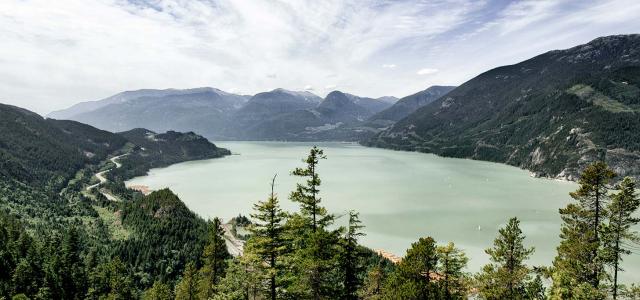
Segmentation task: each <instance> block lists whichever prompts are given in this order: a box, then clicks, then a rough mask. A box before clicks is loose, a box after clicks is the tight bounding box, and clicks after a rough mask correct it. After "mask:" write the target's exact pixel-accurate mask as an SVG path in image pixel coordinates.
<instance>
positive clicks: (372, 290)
mask: <svg viewBox="0 0 640 300" xmlns="http://www.w3.org/2000/svg"><path fill="white" fill-rule="evenodd" d="M384 281H385V272H384V269H383V268H382V260H380V261H379V262H378V263H377V264H376V265H374V266H373V267H371V269H370V270H369V272H367V275H366V278H365V279H364V285H363V286H362V290H361V291H360V293H359V294H360V298H362V299H367V300H378V299H382V295H383V293H384V291H383V285H384Z"/></svg>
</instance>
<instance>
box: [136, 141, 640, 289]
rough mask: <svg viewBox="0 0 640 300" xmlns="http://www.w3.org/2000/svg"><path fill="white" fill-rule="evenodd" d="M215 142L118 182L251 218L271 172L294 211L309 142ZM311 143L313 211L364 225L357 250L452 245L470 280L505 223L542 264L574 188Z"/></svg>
mask: <svg viewBox="0 0 640 300" xmlns="http://www.w3.org/2000/svg"><path fill="white" fill-rule="evenodd" d="M216 144H217V145H218V146H221V147H225V148H228V149H230V150H231V151H232V153H233V155H231V156H228V157H225V158H220V159H211V160H204V161H193V162H186V163H181V164H176V165H173V166H170V167H168V168H162V169H153V170H151V171H150V172H149V175H148V176H143V177H138V178H135V179H133V180H130V181H129V182H127V184H128V185H134V184H135V185H146V186H149V187H150V188H151V189H154V190H155V189H160V188H163V187H169V188H171V189H172V190H173V191H174V192H175V193H177V194H178V195H179V196H180V198H181V199H182V200H183V201H184V202H185V203H186V204H187V206H188V207H189V208H190V209H191V210H193V211H195V212H196V213H198V214H199V215H201V216H202V217H204V218H212V217H214V216H219V217H222V218H223V219H225V220H228V219H229V218H231V217H233V216H236V215H238V214H243V215H248V214H250V213H251V209H252V205H253V203H255V202H256V201H258V200H264V199H265V198H266V197H267V196H268V194H269V192H270V187H269V184H270V181H271V178H272V177H273V175H274V174H277V175H278V176H277V181H276V192H277V194H278V196H279V198H280V201H281V204H282V206H283V207H284V208H285V209H288V210H291V211H292V210H295V209H297V206H296V205H295V204H294V203H292V202H291V201H289V200H288V195H289V193H290V192H291V191H292V190H293V188H294V186H295V183H296V182H297V181H299V179H298V178H295V177H294V176H291V175H290V172H291V170H293V169H294V168H295V167H298V166H302V165H303V163H302V162H301V159H302V158H303V157H305V156H306V155H307V154H308V150H309V148H310V147H311V146H312V145H313V144H312V143H292V142H220V143H216ZM316 144H317V145H318V146H319V147H321V148H323V149H324V151H325V154H326V156H327V159H326V160H323V161H322V162H321V163H320V167H319V173H320V176H321V179H322V186H321V188H320V189H321V197H322V203H323V204H324V206H325V207H326V208H327V209H328V210H329V211H330V212H332V213H334V214H336V215H338V216H343V215H344V214H345V213H346V212H347V211H349V210H355V211H358V212H359V213H360V217H361V220H362V221H363V223H364V225H365V226H366V228H365V232H366V234H367V235H366V236H365V237H364V238H363V239H362V243H363V244H364V245H366V246H368V247H370V248H373V249H384V250H386V251H389V252H392V253H394V254H397V255H403V254H404V252H405V250H406V249H407V248H408V247H409V246H410V245H411V243H412V242H414V241H416V240H417V239H418V238H419V237H422V236H432V237H433V238H435V239H436V240H437V241H439V242H442V243H445V242H448V241H453V242H454V243H455V244H456V245H457V246H458V247H460V248H463V249H464V250H465V251H466V253H467V255H468V256H469V258H470V261H469V270H470V271H473V272H476V271H478V270H479V269H480V267H481V266H482V265H483V264H485V263H487V262H488V256H487V255H486V254H485V253H484V249H485V248H487V247H489V246H491V244H492V243H493V239H494V238H495V236H496V234H497V231H498V228H499V227H501V226H503V225H504V224H505V223H506V222H507V220H508V219H509V218H510V217H513V216H516V217H518V218H519V219H520V220H521V222H522V223H521V227H522V230H523V232H524V233H525V234H526V236H527V238H526V244H527V245H529V246H535V248H536V251H535V253H534V255H533V256H532V258H531V260H530V261H529V264H530V265H550V264H551V262H552V260H553V257H554V256H555V247H556V246H557V245H558V243H559V238H558V234H559V232H560V221H561V220H560V216H559V214H558V209H559V208H561V207H564V206H565V205H566V204H567V203H569V201H571V198H570V197H569V195H568V193H569V192H570V191H572V190H575V189H576V187H577V185H576V184H575V183H571V182H562V181H556V180H549V179H540V178H533V177H531V176H530V175H529V172H528V171H525V170H521V169H518V168H515V167H511V166H507V165H502V164H496V163H489V162H481V161H473V160H465V159H451V158H442V157H438V156H435V155H431V154H423V153H413V152H400V151H392V150H385V149H376V148H367V147H363V146H360V145H357V144H352V143H316ZM344 219H345V218H344V217H342V218H340V219H339V221H338V222H344V221H345V220H344ZM623 267H625V268H626V270H627V272H625V273H624V274H623V275H622V278H623V280H624V281H634V282H637V281H640V255H638V254H632V256H631V257H627V258H626V259H625V262H624V263H623Z"/></svg>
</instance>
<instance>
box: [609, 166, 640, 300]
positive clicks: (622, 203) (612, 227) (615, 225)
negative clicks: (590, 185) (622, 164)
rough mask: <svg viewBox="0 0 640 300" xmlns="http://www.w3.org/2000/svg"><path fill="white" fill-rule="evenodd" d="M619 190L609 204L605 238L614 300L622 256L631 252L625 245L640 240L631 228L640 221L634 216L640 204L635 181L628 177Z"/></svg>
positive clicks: (616, 295) (616, 296)
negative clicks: (610, 267)
mask: <svg viewBox="0 0 640 300" xmlns="http://www.w3.org/2000/svg"><path fill="white" fill-rule="evenodd" d="M617 190H619V192H618V193H617V194H615V195H614V196H613V201H612V202H611V203H610V204H609V223H608V226H607V227H606V230H605V232H606V235H605V238H604V240H605V251H604V252H605V256H606V258H607V262H608V263H609V264H610V265H611V266H612V269H613V286H612V287H611V288H612V294H613V299H614V300H615V299H617V298H618V273H619V272H620V271H622V268H621V267H620V262H622V256H623V255H629V254H631V251H630V250H629V249H628V247H625V245H626V244H627V243H633V242H638V241H640V236H639V235H638V233H637V232H635V231H633V230H632V229H631V227H632V226H634V225H636V224H638V222H640V219H639V218H637V217H635V216H634V213H635V212H636V211H637V210H638V207H639V206H640V199H639V198H638V197H637V195H636V189H635V182H634V181H633V179H631V178H630V177H626V178H624V179H623V180H622V182H621V183H620V184H619V185H618V186H617Z"/></svg>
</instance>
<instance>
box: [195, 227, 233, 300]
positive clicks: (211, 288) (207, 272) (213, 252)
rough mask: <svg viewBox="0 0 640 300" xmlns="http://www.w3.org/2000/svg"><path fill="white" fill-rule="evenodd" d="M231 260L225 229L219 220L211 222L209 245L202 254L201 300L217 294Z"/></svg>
mask: <svg viewBox="0 0 640 300" xmlns="http://www.w3.org/2000/svg"><path fill="white" fill-rule="evenodd" d="M229 258H231V255H229V252H228V251H227V244H226V242H225V239H224V228H222V222H221V221H220V219H219V218H214V219H213V221H212V222H209V230H208V239H207V245H206V246H205V247H204V251H203V252H202V262H203V266H202V268H201V269H200V276H199V277H200V278H199V279H200V287H199V292H200V298H201V299H208V298H210V297H213V295H214V294H215V288H216V285H217V284H218V282H219V281H220V279H221V278H223V277H224V275H225V274H224V272H225V269H226V267H227V259H229Z"/></svg>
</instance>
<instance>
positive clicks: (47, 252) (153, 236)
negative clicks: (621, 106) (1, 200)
mask: <svg viewBox="0 0 640 300" xmlns="http://www.w3.org/2000/svg"><path fill="white" fill-rule="evenodd" d="M323 159H326V156H325V155H324V153H323V151H322V150H321V149H318V148H316V147H314V148H312V149H311V150H310V152H309V155H308V157H306V158H305V159H304V160H303V163H304V164H303V165H302V166H301V167H299V168H296V169H295V170H293V171H292V175H294V176H297V177H299V178H300V183H299V184H298V185H297V187H296V188H295V190H293V191H292V192H291V193H290V195H289V196H288V199H289V200H290V201H293V202H295V203H297V204H298V205H299V210H298V211H294V212H287V211H284V210H282V209H281V208H280V198H279V197H278V195H276V194H274V192H273V189H272V190H271V191H270V193H269V191H265V200H263V201H259V202H258V203H255V205H254V210H253V213H252V214H251V215H250V217H249V218H246V217H242V216H240V217H238V218H236V220H234V224H236V225H237V226H242V227H245V228H246V229H248V231H249V233H248V234H247V236H246V245H245V247H244V253H243V254H242V255H241V256H237V257H232V256H231V255H230V253H229V252H228V250H227V246H226V237H225V227H224V226H223V224H222V221H221V220H220V219H218V218H215V219H213V220H209V221H205V220H203V219H201V218H199V217H198V216H197V215H195V214H194V213H193V212H191V211H189V210H188V208H187V207H186V206H185V205H184V204H183V203H182V202H181V201H180V199H178V197H177V196H176V195H175V194H173V193H172V192H171V191H170V190H168V189H164V190H159V191H155V192H153V193H151V194H149V195H147V196H144V195H141V194H140V193H138V192H135V191H132V190H128V189H126V188H124V187H121V188H120V189H114V190H112V192H113V193H114V194H117V195H118V196H119V197H120V199H123V201H120V202H113V201H108V200H106V199H103V198H101V197H100V196H99V195H100V194H99V193H95V196H96V199H95V200H92V201H94V203H92V205H93V207H95V208H96V210H98V211H101V212H102V213H103V214H108V213H109V212H111V213H112V215H113V217H114V220H112V223H110V224H107V222H100V224H98V225H96V226H94V228H93V229H87V228H86V227H85V226H83V224H82V222H81V221H80V220H77V221H76V222H75V223H73V222H72V223H69V224H67V226H65V227H64V228H62V229H60V230H57V231H55V232H51V231H50V230H42V229H40V230H35V231H34V230H30V229H29V228H30V227H29V226H26V225H25V224H24V222H23V220H21V218H20V216H17V215H15V214H11V213H8V212H2V213H1V214H0V256H2V260H1V262H2V267H1V268H0V297H5V298H6V299H85V298H87V299H137V298H141V299H466V298H468V297H478V298H480V299H609V298H613V299H637V298H638V297H639V296H640V287H638V286H637V285H629V286H624V285H622V284H620V283H619V282H618V275H619V273H620V272H622V271H623V269H624V268H623V267H624V257H625V255H628V254H629V253H630V251H631V250H632V249H634V248H633V247H634V246H633V245H634V243H637V242H638V240H639V238H640V237H639V236H638V235H637V233H635V232H633V231H632V229H631V227H632V226H633V225H635V224H637V223H638V221H639V220H638V219H637V218H635V216H634V214H635V213H636V212H637V210H638V206H640V199H638V195H637V193H636V190H635V183H634V181H633V180H632V179H631V178H624V179H622V180H614V179H616V174H615V173H614V172H613V171H612V170H611V169H610V168H609V167H608V166H607V165H606V164H604V163H602V162H598V163H595V164H592V165H590V166H589V167H588V168H586V169H585V170H584V172H583V174H582V177H581V179H580V182H579V183H580V187H579V189H577V190H576V191H575V192H573V193H571V195H570V196H571V197H572V198H573V199H575V201H573V202H572V203H571V204H569V205H567V207H565V208H563V209H561V210H560V214H561V216H562V220H563V225H562V228H561V239H562V242H561V244H560V245H559V246H558V254H557V257H556V258H555V260H554V261H553V263H552V265H550V266H530V265H528V264H527V259H528V258H529V257H530V256H531V254H532V253H533V252H534V251H535V249H534V248H527V247H525V246H524V240H525V238H526V237H525V235H524V234H523V232H522V230H521V229H520V221H519V220H518V219H517V218H515V217H514V218H511V219H509V220H508V222H507V225H506V226H504V227H503V228H501V229H500V230H499V232H498V233H497V236H496V238H495V240H494V244H493V247H491V248H489V249H486V253H487V255H488V256H489V258H490V263H489V264H487V265H485V266H484V267H483V268H482V269H481V270H480V271H479V272H478V273H475V274H474V273H470V272H469V270H468V269H467V262H468V259H467V257H466V255H465V253H464V251H462V250H461V249H460V248H458V247H456V245H455V244H454V243H451V242H450V243H446V244H438V242H436V241H435V240H434V239H433V238H431V237H428V236H427V237H423V238H420V239H419V240H417V241H416V242H415V243H413V244H412V245H411V247H410V248H409V249H408V250H407V252H406V254H405V255H404V257H403V259H402V260H401V261H400V262H398V263H392V262H391V261H389V260H388V259H386V258H384V257H381V256H380V255H378V254H376V253H374V252H372V251H371V250H369V249H367V248H365V247H363V246H361V245H360V244H359V243H358V240H359V238H360V237H361V236H363V235H364V234H365V232H366V230H365V226H364V224H362V223H361V222H360V220H359V218H358V213H357V212H354V211H352V212H349V213H348V214H347V216H345V217H346V218H348V220H347V222H346V223H347V225H346V226H344V227H342V226H337V225H336V223H335V221H336V215H335V214H332V213H330V212H328V211H327V210H326V209H325V208H324V207H323V206H322V201H321V197H320V195H321V191H320V187H321V183H322V181H321V179H320V175H319V174H318V173H317V171H316V170H317V169H318V168H317V167H318V164H320V163H321V161H322V160H323ZM276 180H277V178H276V177H274V178H273V182H272V187H273V184H274V183H275V181H276ZM112 184H113V185H119V184H122V182H119V183H112ZM117 190H119V191H120V192H118V193H116V192H114V191H117ZM124 194H128V196H126V195H124ZM95 227H102V228H103V230H97V229H96V228H95ZM116 227H117V228H116ZM234 228H235V226H234ZM96 232H99V233H102V236H99V235H96Z"/></svg>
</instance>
